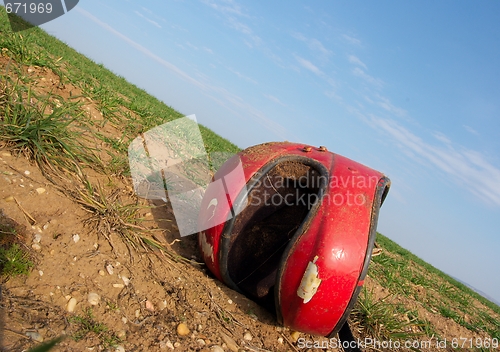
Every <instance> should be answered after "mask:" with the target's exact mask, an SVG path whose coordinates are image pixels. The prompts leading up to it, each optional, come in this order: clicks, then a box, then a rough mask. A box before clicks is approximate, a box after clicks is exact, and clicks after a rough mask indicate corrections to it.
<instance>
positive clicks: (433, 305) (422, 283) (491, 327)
mask: <svg viewBox="0 0 500 352" xmlns="http://www.w3.org/2000/svg"><path fill="white" fill-rule="evenodd" d="M377 242H378V244H379V245H380V246H381V247H383V248H384V250H385V252H383V254H382V255H380V256H377V257H374V258H373V263H372V265H371V267H370V271H369V275H370V276H371V277H373V278H374V279H375V280H376V281H378V282H379V283H380V284H381V285H382V286H383V287H385V288H387V289H389V291H390V292H391V293H392V294H394V295H400V296H404V297H407V298H410V299H413V300H415V301H416V302H420V304H421V305H422V307H424V308H425V309H427V310H428V311H429V312H432V313H438V314H440V315H441V316H443V317H444V318H449V319H452V320H453V321H455V322H456V323H457V324H459V325H461V326H463V327H465V328H466V329H468V330H470V331H472V332H479V331H484V332H486V333H487V334H489V335H490V336H491V338H498V337H500V333H499V331H500V329H499V327H500V319H498V318H493V317H491V316H490V315H489V314H487V313H485V312H483V311H482V310H479V309H477V308H476V307H475V305H474V304H473V302H474V301H475V300H476V301H477V302H479V303H481V304H483V305H484V306H486V307H488V308H489V309H491V310H492V311H493V312H494V313H496V314H500V307H498V306H497V305H496V304H494V303H493V302H490V301H489V300H487V299H486V298H484V297H482V296H481V295H479V294H478V293H476V292H474V291H473V290H471V289H470V288H469V287H467V286H465V285H464V284H462V283H460V282H458V281H457V280H455V279H454V278H452V277H450V276H449V275H446V274H445V273H443V272H442V271H440V270H438V269H436V268H435V267H433V266H432V265H430V264H428V263H426V262H424V261H423V260H422V259H420V258H419V257H417V256H415V255H414V254H413V253H411V252H410V251H408V250H406V249H404V248H402V247H401V246H399V245H398V244H396V243H395V242H393V241H391V240H390V239H389V238H387V237H385V236H383V235H381V234H378V235H377ZM416 286H419V287H421V288H422V289H423V291H424V292H425V294H418V291H417V290H416ZM420 291H422V290H420ZM466 316H468V317H469V319H468V321H467V319H466V318H465V317H466ZM418 319H420V318H418ZM426 329H427V330H429V327H427V328H426ZM429 332H430V330H429Z"/></svg>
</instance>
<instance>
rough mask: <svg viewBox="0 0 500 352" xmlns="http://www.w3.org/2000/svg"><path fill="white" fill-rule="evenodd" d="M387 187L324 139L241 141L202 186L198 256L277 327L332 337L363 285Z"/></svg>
mask: <svg viewBox="0 0 500 352" xmlns="http://www.w3.org/2000/svg"><path fill="white" fill-rule="evenodd" d="M240 167H241V168H240ZM237 169H240V170H241V169H242V170H243V171H242V172H237V171H236V170H237ZM238 173H239V175H240V176H239V177H234V175H235V174H238ZM389 186H390V181H389V179H388V178H387V177H385V176H384V175H383V174H381V173H380V172H378V171H375V170H373V169H370V168H368V167H366V166H364V165H361V164H359V163H357V162H354V161H352V160H350V159H347V158H345V157H343V156H340V155H338V154H334V153H331V152H328V151H327V150H326V148H325V147H319V148H317V147H312V146H307V145H306V146H304V145H303V144H296V143H288V142H283V143H265V144H261V145H257V146H254V147H250V148H248V149H245V150H243V151H242V152H240V153H238V154H236V155H235V156H233V157H232V158H231V159H229V160H228V161H227V162H226V163H225V164H224V165H222V167H221V168H220V169H219V170H218V171H217V173H216V174H215V176H214V180H213V182H212V183H211V184H210V185H209V186H208V188H207V190H206V192H205V195H204V197H203V200H202V204H201V208H200V209H201V211H200V216H199V219H198V224H199V229H200V230H202V231H200V232H199V238H198V240H199V245H200V249H201V252H202V253H203V257H204V260H205V262H206V264H207V266H208V268H209V269H210V270H211V271H212V272H213V273H214V275H215V276H216V277H217V278H218V279H219V280H221V281H222V282H223V283H225V284H226V285H228V286H229V287H231V288H232V289H234V290H236V291H239V292H241V293H243V294H245V295H246V296H248V297H250V298H252V299H253V300H254V301H256V302H257V303H260V304H261V305H263V306H265V307H267V308H269V309H271V310H275V311H276V314H277V318H278V321H279V322H280V323H282V324H284V325H285V326H288V327H290V328H292V329H294V330H297V331H301V332H305V333H310V334H314V335H323V336H333V335H334V334H336V333H337V332H338V331H339V330H340V328H341V327H342V326H343V325H344V323H345V321H346V320H347V317H348V316H349V312H350V310H351V309H352V307H353V305H354V303H355V302H356V299H357V296H358V294H359V292H360V289H361V287H362V285H363V281H364V278H365V276H366V273H367V270H368V264H369V262H370V258H371V253H372V249H373V245H374V242H375V235H376V228H377V219H378V213H379V208H380V206H381V204H382V202H383V200H384V198H385V196H386V195H387V192H388V190H389Z"/></svg>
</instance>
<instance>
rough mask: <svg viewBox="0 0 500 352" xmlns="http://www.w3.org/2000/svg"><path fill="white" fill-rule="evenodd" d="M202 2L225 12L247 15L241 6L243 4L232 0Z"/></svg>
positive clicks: (204, 0)
mask: <svg viewBox="0 0 500 352" xmlns="http://www.w3.org/2000/svg"><path fill="white" fill-rule="evenodd" d="M201 2H202V3H204V4H205V5H207V6H209V7H211V8H212V9H214V10H216V11H218V12H221V13H224V14H232V15H237V16H245V17H247V15H246V14H244V13H243V9H242V8H241V6H240V5H238V4H237V3H236V2H234V1H232V0H223V1H214V0H202V1H201Z"/></svg>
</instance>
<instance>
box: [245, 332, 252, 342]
mask: <svg viewBox="0 0 500 352" xmlns="http://www.w3.org/2000/svg"><path fill="white" fill-rule="evenodd" d="M252 338H253V336H252V334H250V333H249V332H248V331H247V332H246V333H245V334H244V335H243V339H244V340H246V341H252Z"/></svg>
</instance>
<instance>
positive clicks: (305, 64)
mask: <svg viewBox="0 0 500 352" xmlns="http://www.w3.org/2000/svg"><path fill="white" fill-rule="evenodd" d="M294 56H295V59H296V60H297V61H298V62H299V64H300V66H302V67H303V68H305V69H306V70H309V71H311V72H313V73H315V74H316V75H318V76H321V75H322V74H323V72H321V70H320V69H319V68H317V67H316V66H315V65H314V64H313V63H312V62H311V61H309V60H306V59H304V58H302V57H300V56H297V55H294Z"/></svg>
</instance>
